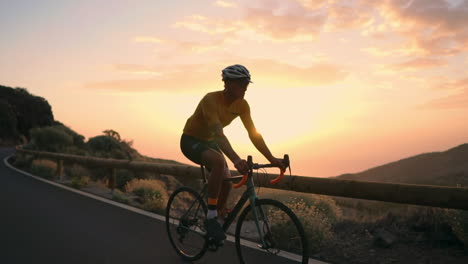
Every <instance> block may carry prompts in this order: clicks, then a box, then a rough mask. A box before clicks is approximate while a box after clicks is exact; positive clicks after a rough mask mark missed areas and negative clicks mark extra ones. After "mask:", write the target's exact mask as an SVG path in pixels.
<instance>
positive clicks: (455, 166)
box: [337, 144, 468, 186]
mask: <svg viewBox="0 0 468 264" xmlns="http://www.w3.org/2000/svg"><path fill="white" fill-rule="evenodd" d="M337 178H338V179H346V180H360V181H377V182H394V183H412V184H437V185H448V186H456V185H458V184H460V185H462V186H468V144H463V145H460V146H458V147H455V148H452V149H449V150H447V151H444V152H432V153H425V154H421V155H417V156H414V157H410V158H406V159H402V160H399V161H396V162H392V163H388V164H385V165H382V166H379V167H375V168H371V169H369V170H366V171H363V172H360V173H353V174H344V175H340V176H338V177H337Z"/></svg>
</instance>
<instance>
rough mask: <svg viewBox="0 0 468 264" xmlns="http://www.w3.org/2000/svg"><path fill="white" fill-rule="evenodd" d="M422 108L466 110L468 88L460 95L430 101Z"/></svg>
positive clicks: (467, 105) (467, 106)
mask: <svg viewBox="0 0 468 264" xmlns="http://www.w3.org/2000/svg"><path fill="white" fill-rule="evenodd" d="M422 108H426V109H427V108H429V109H459V108H468V88H466V89H464V90H463V91H462V92H461V93H458V94H455V95H450V96H446V97H443V98H438V99H435V100H432V101H430V102H428V103H426V104H424V105H422Z"/></svg>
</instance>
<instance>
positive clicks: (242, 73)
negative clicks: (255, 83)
mask: <svg viewBox="0 0 468 264" xmlns="http://www.w3.org/2000/svg"><path fill="white" fill-rule="evenodd" d="M221 76H222V77H223V81H225V80H232V79H241V78H245V79H247V80H248V81H249V82H252V81H251V80H250V72H249V70H247V68H246V67H244V66H242V65H240V64H235V65H231V66H228V67H226V68H225V69H224V70H223V71H222V73H221Z"/></svg>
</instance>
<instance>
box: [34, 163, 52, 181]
mask: <svg viewBox="0 0 468 264" xmlns="http://www.w3.org/2000/svg"><path fill="white" fill-rule="evenodd" d="M56 170H57V164H56V163H55V162H53V161H50V160H34V161H33V162H32V165H31V173H32V174H34V175H37V176H39V177H42V178H44V179H48V180H51V179H53V178H54V177H55V172H56Z"/></svg>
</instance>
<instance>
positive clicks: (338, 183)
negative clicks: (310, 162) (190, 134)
mask: <svg viewBox="0 0 468 264" xmlns="http://www.w3.org/2000/svg"><path fill="white" fill-rule="evenodd" d="M16 150H17V152H18V153H21V154H26V155H34V156H37V157H42V158H47V159H53V160H56V161H57V164H58V166H57V176H58V177H60V178H61V177H62V175H63V173H62V171H63V161H67V162H73V163H77V164H80V165H84V166H99V167H105V168H109V169H111V171H112V176H111V178H113V182H114V183H115V175H116V174H115V171H116V169H128V170H141V171H151V172H155V173H159V174H168V175H173V176H177V177H192V178H193V177H199V176H200V167H194V166H188V165H176V164H174V165H172V164H171V165H168V164H160V163H153V162H142V161H129V160H117V159H104V158H96V157H89V156H78V155H69V154H61V153H51V152H39V151H32V150H24V149H22V148H19V147H17V149H16ZM254 177H255V179H254V180H255V183H256V184H258V185H261V186H266V187H268V188H273V189H281V190H288V191H295V192H302V193H314V194H323V195H331V196H340V197H348V198H357V199H365V200H376V201H383V202H391V203H403V204H413V205H423V206H433V207H442V208H452V209H462V210H468V188H464V187H443V186H433V185H415V184H396V183H379V182H366V181H352V180H339V179H331V178H317V177H305V176H290V177H284V178H283V180H281V181H280V182H279V183H277V184H270V183H269V182H270V181H271V180H272V179H274V178H276V175H273V174H270V175H260V176H257V175H256V174H254ZM110 182H111V183H112V181H110Z"/></svg>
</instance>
